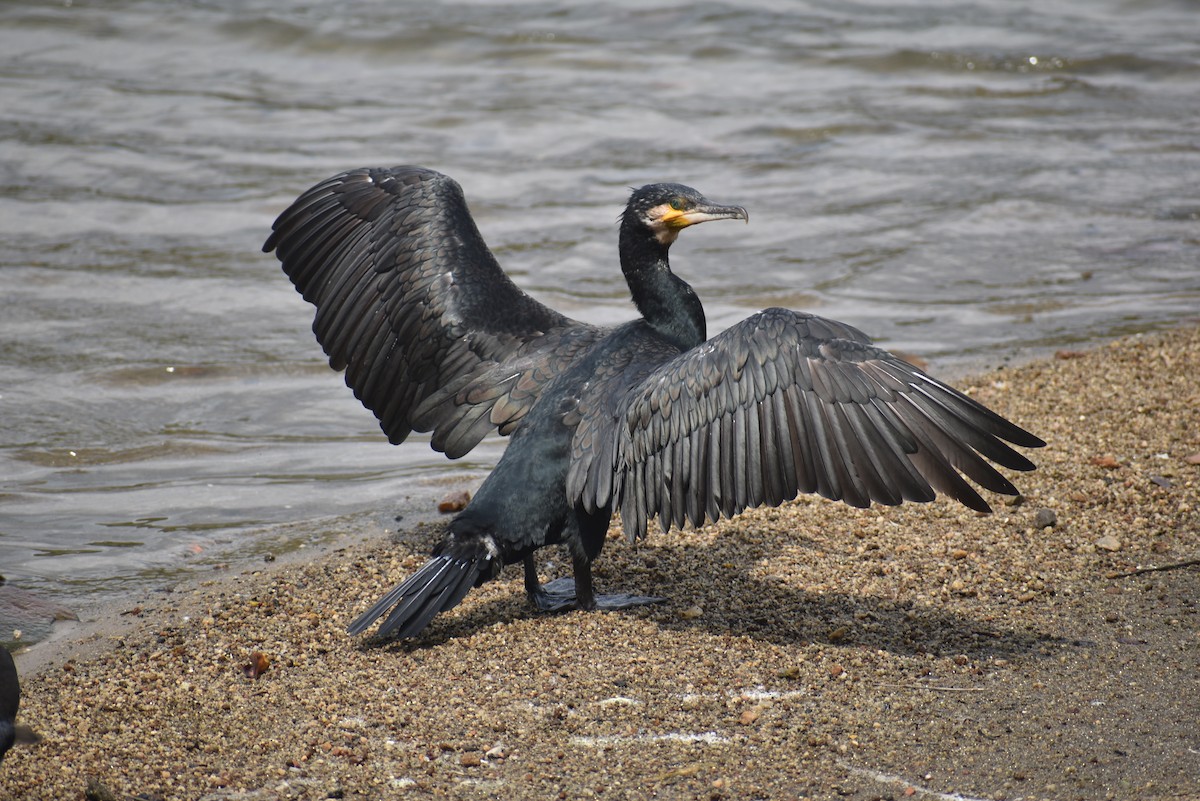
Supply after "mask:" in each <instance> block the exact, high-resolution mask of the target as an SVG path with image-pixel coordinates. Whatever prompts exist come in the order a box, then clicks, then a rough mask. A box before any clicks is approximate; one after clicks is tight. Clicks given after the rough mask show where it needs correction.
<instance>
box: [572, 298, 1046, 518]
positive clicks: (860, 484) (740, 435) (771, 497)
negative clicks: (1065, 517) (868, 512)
mask: <svg viewBox="0 0 1200 801" xmlns="http://www.w3.org/2000/svg"><path fill="white" fill-rule="evenodd" d="M615 422H616V428H617V431H616V435H615V438H616V442H615V446H614V448H613V453H614V455H613V460H612V465H613V469H614V473H615V475H614V476H613V479H612V482H611V487H610V488H609V489H610V490H611V497H610V498H607V499H606V498H602V497H591V496H594V495H596V494H597V493H596V492H595V491H592V492H591V493H590V495H589V491H588V489H587V488H588V487H594V486H596V484H595V482H591V483H588V482H584V481H579V482H577V484H576V486H575V488H576V489H577V491H579V492H581V493H582V495H583V496H584V497H582V501H583V503H584V504H585V505H586V506H589V507H596V506H603V505H606V503H607V502H611V503H613V505H614V506H617V507H619V508H620V510H621V518H622V522H623V525H624V526H625V531H626V534H627V535H628V536H630V537H631V538H632V537H638V536H641V535H644V534H645V532H646V527H647V524H648V522H649V520H650V519H651V518H653V517H654V516H655V515H657V516H658V517H659V522H660V523H661V525H662V527H663V529H664V530H665V529H667V528H669V527H670V526H672V525H674V526H679V527H683V526H684V525H685V524H686V523H688V522H691V523H692V525H695V526H699V525H702V524H703V523H704V521H705V520H706V519H714V520H715V519H717V518H718V517H719V516H722V515H724V516H726V517H730V516H732V515H735V514H737V513H738V512H741V511H742V510H744V509H747V508H750V507H754V506H759V505H763V504H770V505H778V504H780V503H782V502H783V501H785V500H789V499H791V498H793V497H795V496H796V494H797V493H798V492H816V493H819V494H820V495H823V496H825V497H826V498H831V499H834V500H842V501H845V502H846V503H848V504H850V505H852V506H859V507H865V506H868V505H870V503H871V502H872V501H875V502H878V503H883V504H889V505H894V504H899V503H901V502H902V501H905V500H910V501H930V500H932V499H933V498H934V496H935V490H936V491H940V492H942V493H945V494H946V495H949V496H950V497H953V498H955V499H957V500H959V501H961V502H962V503H963V504H965V505H967V506H969V507H970V508H972V509H976V510H979V511H988V510H989V509H990V507H989V506H988V504H987V503H986V502H985V501H984V500H983V498H982V497H980V495H979V493H978V492H976V490H975V489H974V488H973V487H972V486H971V485H970V484H969V483H967V481H966V480H965V479H964V477H963V476H964V475H965V476H967V477H969V478H970V479H971V480H973V481H974V482H976V483H977V484H979V485H980V486H982V487H984V488H986V489H989V490H991V491H993V492H999V493H1005V494H1014V495H1015V494H1016V493H1017V490H1016V488H1015V487H1014V486H1013V485H1012V483H1010V482H1009V480H1008V479H1006V478H1005V477H1004V476H1002V475H1001V474H1000V473H999V472H997V471H996V470H995V468H993V467H992V466H991V465H990V464H989V463H988V461H987V459H991V460H992V461H994V462H996V463H998V464H1000V465H1003V466H1004V467H1008V468H1011V469H1015V470H1032V469H1033V467H1034V465H1033V463H1032V462H1030V461H1029V460H1028V459H1026V458H1025V457H1024V456H1022V455H1021V454H1019V453H1017V452H1016V451H1014V450H1013V449H1012V448H1010V447H1008V445H1006V444H1005V442H1004V441H1007V442H1011V443H1013V444H1016V445H1021V446H1024V447H1038V446H1041V445H1044V444H1045V443H1043V442H1042V441H1041V440H1040V439H1038V438H1037V437H1035V436H1034V435H1032V434H1030V433H1029V432H1027V431H1025V430H1024V429H1022V428H1020V427H1019V426H1016V425H1014V424H1013V423H1011V422H1009V421H1007V420H1005V419H1004V418H1003V417H1000V416H999V415H997V414H996V413H995V412H992V411H991V410H989V409H987V408H986V407H984V406H983V405H981V404H980V403H978V402H977V401H975V400H972V399H971V398H969V397H967V396H966V395H963V394H962V393H960V392H958V391H957V390H954V389H952V388H951V387H949V386H947V385H945V384H943V383H942V382H940V381H938V380H936V379H934V378H931V377H930V376H928V375H926V374H925V373H923V372H922V371H921V370H919V369H917V368H916V367H913V366H912V365H911V364H908V363H907V362H905V361H903V360H901V359H899V358H897V357H895V356H893V355H892V354H890V353H888V352H887V351H885V350H882V349H881V348H878V347H875V346H874V345H873V344H871V340H870V339H869V338H868V337H867V336H866V335H864V334H863V333H862V332H860V331H858V330H857V329H855V328H853V327H851V326H848V325H846V324H844V323H839V322H836V321H833V320H827V319H824V318H821V317H816V316H813V315H809V314H803V313H800V312H794V311H789V310H787V309H767V310H765V311H762V312H760V313H758V314H756V315H753V316H751V317H749V318H747V319H745V320H743V321H742V322H741V323H738V324H737V325H735V326H733V327H732V328H730V329H728V330H726V331H724V332H722V333H721V334H719V335H717V336H715V337H713V338H712V339H710V340H708V341H707V342H705V343H704V344H702V345H700V346H699V347H697V348H693V349H692V350H690V351H688V352H686V353H683V354H680V355H678V356H677V357H675V358H673V359H671V360H670V361H667V362H666V363H664V364H662V365H661V366H660V367H658V369H656V370H655V371H654V372H653V373H651V374H650V375H648V376H647V377H646V378H645V380H643V381H642V382H641V383H640V384H639V385H637V386H636V387H634V388H633V389H632V390H631V391H630V392H629V394H628V395H627V396H625V398H624V403H623V408H622V409H621V410H620V411H619V412H618V416H617V420H616V421H615ZM983 457H987V459H985V458H983Z"/></svg>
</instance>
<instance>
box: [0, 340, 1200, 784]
mask: <svg viewBox="0 0 1200 801" xmlns="http://www.w3.org/2000/svg"><path fill="white" fill-rule="evenodd" d="M1064 356H1067V358H1054V357H1050V358H1044V359H1039V360H1036V361H1034V362H1029V363H1023V364H1021V365H1019V366H1016V367H1010V366H1005V367H1002V368H1000V369H997V370H994V371H992V372H990V373H988V374H985V375H983V376H979V377H977V378H975V379H972V380H969V381H958V382H955V384H956V386H958V387H959V388H960V389H966V388H967V387H971V391H972V394H973V395H974V396H975V397H977V398H979V399H980V400H981V401H983V402H984V403H985V404H987V405H989V406H992V407H993V408H995V409H996V410H997V411H998V412H1000V413H1001V414H1004V415H1005V416H1007V417H1010V418H1011V419H1013V420H1014V422H1016V423H1018V424H1019V425H1022V426H1023V427H1026V428H1028V429H1029V430H1031V431H1033V432H1034V433H1036V434H1038V435H1039V436H1041V437H1043V438H1044V439H1047V440H1048V441H1049V442H1050V445H1049V447H1048V448H1045V449H1041V450H1037V451H1032V452H1029V455H1030V456H1031V458H1032V459H1033V460H1034V461H1035V462H1036V463H1037V464H1038V466H1039V469H1038V470H1037V471H1036V472H1034V473H1031V474H1019V475H1015V476H1012V477H1013V479H1014V481H1015V483H1016V484H1017V485H1018V487H1020V488H1021V489H1022V491H1023V492H1025V493H1026V494H1025V496H1024V498H1025V502H1024V503H1022V504H1018V505H1007V504H1005V503H1004V501H1005V499H1002V498H997V497H996V496H989V498H988V499H989V501H992V502H994V507H995V512H994V514H993V515H992V516H990V517H985V516H980V515H976V514H975V513H973V512H970V511H968V510H965V509H963V508H961V507H957V506H953V505H951V504H950V503H949V502H946V501H938V502H935V503H933V504H925V505H921V504H908V505H905V506H903V507H899V508H895V509H881V508H879V507H873V508H872V509H868V510H861V511H860V510H853V509H850V508H849V507H845V506H843V505H841V504H835V503H831V502H827V501H824V500H820V499H816V498H811V497H802V498H800V499H798V500H797V501H796V502H793V503H791V504H789V505H787V506H785V507H783V508H780V509H760V510H755V511H752V512H748V513H746V514H743V515H741V516H739V517H738V518H735V519H734V520H732V521H721V522H720V523H717V524H710V525H709V526H707V527H705V528H704V529H702V530H700V531H686V532H679V531H673V532H670V533H669V534H667V535H663V534H661V533H657V532H656V533H654V534H652V535H651V536H650V537H649V538H648V539H647V540H645V541H643V542H642V543H640V544H638V545H637V546H629V545H627V544H626V543H625V542H624V540H623V538H622V539H617V538H611V539H610V541H609V543H608V545H607V547H606V551H605V554H604V555H603V556H601V558H600V560H599V562H598V563H597V580H598V582H599V583H600V585H601V586H619V587H621V588H622V589H629V590H631V591H639V592H646V593H648V594H655V593H654V590H655V588H659V589H660V590H661V592H659V593H658V594H666V595H668V596H669V597H668V600H667V601H666V602H665V603H663V604H659V605H657V606H654V607H648V608H645V609H641V610H631V611H626V612H622V613H578V612H572V613H567V614H563V615H538V614H535V613H533V612H531V611H530V610H529V609H528V608H526V606H525V604H524V597H523V595H522V592H521V582H520V577H519V575H518V574H519V570H516V569H515V568H510V569H509V570H508V571H506V572H505V574H504V575H503V576H502V577H501V578H500V579H499V580H497V581H495V582H492V583H490V584H488V585H485V586H484V587H482V588H479V589H477V590H474V591H472V593H471V595H469V596H468V598H467V599H466V601H464V603H463V605H462V606H461V607H459V608H458V609H457V610H454V611H453V612H451V613H448V614H446V615H442V616H440V617H439V618H438V619H437V620H435V622H434V624H433V625H432V626H431V627H430V629H429V630H428V631H427V632H426V634H425V635H423V637H422V638H420V639H419V640H417V641H416V642H415V644H395V643H393V644H384V645H378V644H372V643H371V642H370V641H369V640H366V641H364V640H358V639H352V638H350V637H348V636H347V635H345V634H344V633H343V629H344V626H345V624H346V622H348V621H349V620H350V619H352V617H353V616H354V614H355V613H356V612H357V611H358V610H360V609H362V608H363V607H365V606H366V605H367V604H368V603H370V602H371V601H373V600H374V598H375V597H376V596H377V595H378V594H379V593H380V592H382V591H383V590H385V589H387V588H388V587H390V586H391V585H392V584H394V583H395V582H397V581H398V580H399V579H400V578H402V577H403V576H404V575H405V574H406V573H407V572H409V571H410V570H411V569H412V568H413V567H415V566H416V565H418V564H419V563H420V562H422V561H423V559H424V556H425V554H426V552H427V551H428V548H429V545H430V543H431V541H432V539H433V538H434V531H435V530H436V528H437V527H438V524H437V523H436V522H434V523H432V524H430V523H428V522H419V523H418V524H417V525H416V526H412V522H411V521H412V520H413V519H414V517H415V516H409V515H408V514H407V513H406V515H405V518H404V523H403V525H404V527H405V528H404V529H403V530H402V531H400V532H397V533H392V532H390V531H387V530H385V529H384V528H383V527H382V526H380V525H379V524H378V523H377V522H375V520H374V519H373V518H368V517H367V516H362V517H359V516H354V517H352V518H349V519H338V520H337V521H334V522H336V523H337V525H338V526H339V527H340V529H339V535H338V536H337V537H335V538H334V539H333V540H332V541H331V542H329V543H328V544H322V545H318V546H315V547H313V548H309V549H304V550H302V551H300V552H297V553H294V554H291V555H289V556H287V557H281V558H280V559H279V560H277V561H276V562H275V563H272V564H270V565H261V566H254V565H250V566H239V567H235V568H231V569H230V570H228V571H223V572H222V575H220V576H209V577H197V578H196V579H195V580H194V581H192V580H189V581H187V582H185V583H184V584H182V585H180V587H178V588H177V589H176V590H175V591H173V592H170V593H164V594H161V595H159V594H155V595H154V596H153V601H152V602H149V601H148V602H146V603H138V602H137V601H132V602H122V603H118V604H114V608H113V609H110V610H108V611H107V612H106V613H105V614H104V615H98V618H102V619H98V620H97V621H96V624H95V625H94V626H93V625H91V624H85V627H86V629H85V630H81V631H73V632H69V633H60V632H58V631H56V632H55V633H54V634H53V635H52V637H51V639H50V641H48V642H45V643H41V644H38V645H35V646H34V647H33V648H32V649H30V650H29V651H26V652H24V653H22V654H20V655H18V656H17V664H18V668H19V669H20V670H21V671H22V685H23V688H24V691H25V698H24V700H23V702H22V707H21V715H20V717H19V721H21V722H23V723H25V724H27V725H30V726H32V727H33V728H34V729H35V730H37V731H38V732H39V733H40V734H41V735H42V736H43V737H44V740H43V742H42V743H41V744H40V745H37V746H35V747H32V748H21V747H18V748H16V749H14V750H13V751H11V752H9V754H8V755H7V756H6V758H5V760H4V763H3V765H0V798H3V797H13V798H21V799H24V798H58V797H63V796H78V795H80V794H81V793H83V791H84V788H85V787H86V779H87V778H94V779H95V780H96V781H97V782H99V784H100V785H102V786H104V787H106V788H109V789H110V790H111V791H113V792H114V793H117V794H120V793H125V794H128V795H137V794H149V795H151V796H154V797H162V798H211V799H219V798H239V799H251V798H279V797H282V798H326V797H331V793H332V794H334V795H333V797H347V798H349V797H364V798H370V797H381V796H401V797H403V796H405V795H414V796H415V795H421V796H427V795H433V796H441V795H445V796H450V797H488V796H494V795H503V796H504V797H507V798H547V797H553V796H555V795H558V794H560V793H561V794H564V796H563V797H571V798H575V797H581V796H585V795H589V794H590V795H594V796H597V797H602V798H645V797H651V796H654V795H656V794H657V795H662V796H665V797H713V798H725V797H729V798H738V797H764V798H765V797H771V798H775V797H814V798H821V797H828V796H829V795H834V794H837V795H840V796H841V797H848V798H864V799H865V798H871V797H876V796H877V795H878V794H880V793H889V792H890V793H893V794H896V795H916V796H917V797H920V796H922V795H927V794H930V793H934V794H936V793H957V794H959V795H961V796H962V797H964V798H1011V799H1016V798H1104V797H1108V796H1117V797H1130V796H1131V795H1136V796H1137V797H1141V798H1155V797H1164V798H1165V797H1179V796H1182V795H1188V794H1200V780H1197V779H1196V778H1195V777H1196V776H1200V732H1197V731H1195V725H1194V721H1195V720H1197V719H1200V699H1197V698H1196V697H1195V693H1194V687H1195V681H1196V679H1197V671H1198V670H1200V610H1198V608H1197V603H1196V599H1197V598H1198V597H1200V567H1181V568H1179V569H1174V570H1158V569H1156V570H1152V571H1148V572H1144V573H1140V574H1136V575H1134V574H1132V573H1131V571H1133V570H1136V569H1138V568H1144V567H1156V568H1161V567H1163V566H1165V565H1169V564H1182V563H1186V562H1187V561H1188V560H1195V559H1198V558H1200V511H1198V510H1200V466H1197V465H1194V464H1191V463H1189V462H1188V461H1187V459H1188V457H1190V456H1191V455H1192V454H1195V453H1198V452H1200V414H1198V412H1197V409H1198V408H1200V381H1197V380H1196V379H1195V376H1200V329H1197V328H1194V327H1192V328H1185V329H1177V330H1172V331H1167V332H1160V333H1155V334H1149V335H1137V336H1133V337H1129V338H1126V339H1122V340H1118V341H1116V342H1113V343H1109V344H1105V345H1100V346H1097V347H1094V348H1091V349H1089V350H1087V351H1080V352H1074V351H1071V352H1069V353H1064ZM1010 475H1011V474H1010ZM1042 509H1045V510H1049V511H1051V512H1053V513H1054V516H1055V518H1056V522H1055V524H1054V525H1052V526H1047V527H1043V528H1038V527H1036V525H1035V524H1036V522H1037V521H1038V519H1039V518H1038V517H1037V515H1038V511H1039V510H1042ZM436 517H437V515H436V512H435V513H432V514H430V515H422V516H421V518H422V520H423V521H427V520H429V519H431V518H436ZM1041 519H1042V520H1045V519H1046V518H1045V517H1043V518H1041ZM554 558H555V560H556V561H560V562H561V559H559V558H558V557H557V555H555V557H554ZM563 567H564V566H563V565H561V564H560V565H559V566H558V567H557V568H556V570H561V569H563ZM552 573H553V571H552V570H551V569H549V568H547V567H543V575H544V576H547V575H551V574H552ZM116 606H126V607H128V608H127V609H123V610H122V609H116V608H115V607H116ZM134 606H137V607H139V612H138V613H135V614H124V615H122V614H120V613H121V612H127V611H129V609H132V608H133V607H134ZM57 628H58V626H56V629H57ZM88 629H90V630H88ZM255 652H258V653H262V654H265V655H267V657H268V658H269V660H270V667H269V668H268V670H267V671H266V672H265V673H263V674H262V675H261V676H260V677H259V678H258V679H250V678H247V676H246V674H245V673H244V672H243V670H242V668H243V666H244V665H246V664H248V663H249V661H250V659H251V655H252V654H253V653H255ZM910 788H911V789H912V790H913V792H912V793H908V790H909V789H910ZM6 794H7V795H6ZM338 794H340V795H338ZM118 797H120V796H119V795H118Z"/></svg>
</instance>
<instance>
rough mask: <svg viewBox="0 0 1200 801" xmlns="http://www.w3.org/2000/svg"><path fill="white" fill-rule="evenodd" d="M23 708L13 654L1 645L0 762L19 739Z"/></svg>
mask: <svg viewBox="0 0 1200 801" xmlns="http://www.w3.org/2000/svg"><path fill="white" fill-rule="evenodd" d="M20 707H21V683H20V681H18V679H17V666H16V664H14V663H13V658H12V654H10V653H9V652H8V649H7V648H5V647H4V646H3V645H0V761H3V759H4V755H5V754H6V753H8V749H10V748H12V746H13V743H14V742H15V741H16V739H17V712H18V710H19V709H20Z"/></svg>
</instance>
